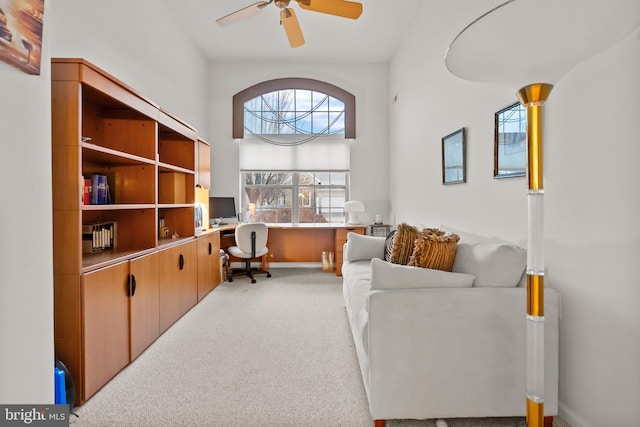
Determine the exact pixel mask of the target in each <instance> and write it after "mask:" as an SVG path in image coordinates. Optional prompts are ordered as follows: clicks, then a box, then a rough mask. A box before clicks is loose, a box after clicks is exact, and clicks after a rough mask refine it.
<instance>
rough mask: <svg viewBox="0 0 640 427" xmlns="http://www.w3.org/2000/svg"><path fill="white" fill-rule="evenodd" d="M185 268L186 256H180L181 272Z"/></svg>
mask: <svg viewBox="0 0 640 427" xmlns="http://www.w3.org/2000/svg"><path fill="white" fill-rule="evenodd" d="M183 268H184V256H183V255H182V254H180V270H182V269H183Z"/></svg>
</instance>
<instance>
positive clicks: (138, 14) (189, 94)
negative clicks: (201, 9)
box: [47, 0, 208, 139]
mask: <svg viewBox="0 0 640 427" xmlns="http://www.w3.org/2000/svg"><path fill="white" fill-rule="evenodd" d="M52 3H53V7H52V11H51V12H52V13H51V14H50V16H49V17H47V18H48V19H47V23H48V24H50V25H51V26H53V27H54V28H53V30H52V31H53V44H52V46H51V55H52V56H53V57H68V58H84V59H86V60H88V61H89V62H92V63H93V64H95V65H97V66H98V67H100V68H102V69H103V70H105V71H106V72H108V73H110V74H112V75H113V76H115V77H116V78H118V79H119V80H121V81H123V82H124V83H126V84H127V85H128V86H130V87H132V88H133V89H135V90H136V91H138V92H139V93H140V94H142V95H143V96H145V97H147V98H149V99H150V100H151V101H153V102H155V103H156V104H158V105H160V106H161V107H162V108H164V109H166V110H167V111H169V112H170V113H171V114H174V115H175V116H177V117H179V118H180V119H182V120H184V121H186V122H187V123H189V124H190V125H192V126H193V127H195V128H196V129H198V131H199V133H200V134H201V135H202V136H203V137H204V138H205V139H206V138H207V115H206V108H207V101H206V97H207V81H208V76H207V68H208V65H207V62H206V60H205V59H204V57H203V56H202V55H201V54H200V52H199V51H198V50H197V49H196V48H195V46H194V45H193V43H191V42H190V41H189V39H188V38H187V37H186V36H185V35H184V33H182V32H181V31H180V27H179V26H178V24H177V23H176V22H175V20H174V19H173V17H172V16H171V14H170V13H169V12H168V11H167V10H166V9H165V7H164V6H163V5H162V3H160V2H158V1H156V0H135V1H127V0H110V1H103V0H63V1H60V0H53V1H52Z"/></svg>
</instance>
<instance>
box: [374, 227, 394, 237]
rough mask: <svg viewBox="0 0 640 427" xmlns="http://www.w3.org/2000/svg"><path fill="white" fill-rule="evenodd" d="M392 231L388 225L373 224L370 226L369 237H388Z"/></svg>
mask: <svg viewBox="0 0 640 427" xmlns="http://www.w3.org/2000/svg"><path fill="white" fill-rule="evenodd" d="M390 231H391V226H390V225H388V224H371V225H369V235H370V236H378V237H387V235H388V234H389V232H390Z"/></svg>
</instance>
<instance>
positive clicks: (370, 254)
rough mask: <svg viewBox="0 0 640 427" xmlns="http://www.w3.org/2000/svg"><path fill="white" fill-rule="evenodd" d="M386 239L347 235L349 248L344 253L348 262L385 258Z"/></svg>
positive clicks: (355, 234) (354, 234)
mask: <svg viewBox="0 0 640 427" xmlns="http://www.w3.org/2000/svg"><path fill="white" fill-rule="evenodd" d="M384 242H385V238H384V237H378V236H367V235H364V234H358V233H353V232H349V233H347V246H346V248H345V251H344V258H345V260H346V261H350V262H353V261H359V260H366V259H371V258H382V257H383V256H384Z"/></svg>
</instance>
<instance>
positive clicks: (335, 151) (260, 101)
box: [233, 78, 355, 223]
mask: <svg viewBox="0 0 640 427" xmlns="http://www.w3.org/2000/svg"><path fill="white" fill-rule="evenodd" d="M245 136H247V138H245ZM233 137H234V138H235V139H242V141H240V150H239V160H240V165H239V166H240V175H241V176H240V179H241V191H240V206H241V209H242V215H243V219H244V220H248V221H262V222H269V223H307V222H311V223H325V222H333V223H341V222H344V221H345V216H344V202H345V201H346V200H348V195H349V168H350V156H349V151H350V150H349V143H348V141H345V139H353V138H355V97H354V96H353V95H351V94H350V93H348V92H347V91H345V90H343V89H341V88H339V87H337V86H334V85H331V84H329V83H325V82H321V81H318V80H312V79H305V78H284V79H277V80H270V81H266V82H262V83H259V84H257V85H254V86H252V87H250V88H247V89H245V90H243V91H241V92H239V93H237V94H236V95H235V96H234V97H233ZM316 138H318V139H316ZM311 140H313V141H311ZM265 142H268V143H269V144H266V143H265Z"/></svg>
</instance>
